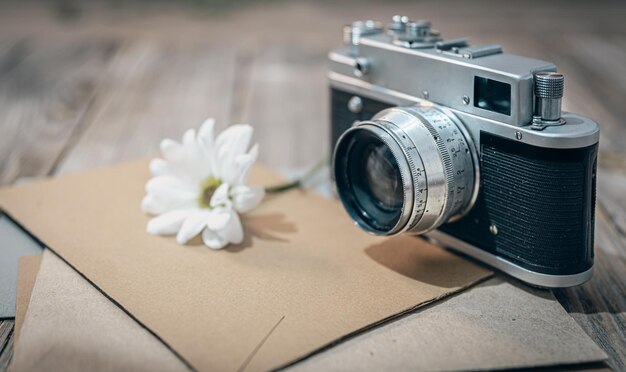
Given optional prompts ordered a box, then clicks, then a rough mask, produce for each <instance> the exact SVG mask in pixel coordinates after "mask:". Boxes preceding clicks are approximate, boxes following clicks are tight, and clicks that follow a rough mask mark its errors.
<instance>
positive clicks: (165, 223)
mask: <svg viewBox="0 0 626 372" xmlns="http://www.w3.org/2000/svg"><path fill="white" fill-rule="evenodd" d="M193 212H194V210H193V209H176V210H173V211H171V212H167V213H164V214H162V215H160V216H158V217H154V218H153V219H151V220H150V221H148V226H146V231H148V234H153V235H171V234H176V232H178V230H179V229H180V227H181V226H182V224H183V221H184V220H185V218H187V216H189V215H190V214H192V213H193Z"/></svg>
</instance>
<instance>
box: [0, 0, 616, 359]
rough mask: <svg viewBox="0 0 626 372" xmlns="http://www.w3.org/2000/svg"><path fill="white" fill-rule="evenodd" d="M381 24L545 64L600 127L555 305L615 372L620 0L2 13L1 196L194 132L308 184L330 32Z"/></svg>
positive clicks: (78, 7)
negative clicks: (588, 267) (588, 229)
mask: <svg viewBox="0 0 626 372" xmlns="http://www.w3.org/2000/svg"><path fill="white" fill-rule="evenodd" d="M394 14H403V15H407V16H409V17H410V18H412V19H429V20H431V21H432V23H433V27H434V28H436V29H438V30H440V31H441V32H442V34H443V36H444V37H445V38H457V37H462V36H469V37H470V40H471V42H472V43H475V44H477V43H500V44H502V46H503V49H504V50H505V51H506V52H511V53H515V54H521V55H525V56H529V57H535V58H539V59H545V60H548V61H551V62H554V63H556V65H557V66H558V68H559V70H560V71H561V72H563V73H565V75H566V82H565V98H564V104H565V109H566V110H569V111H574V112H576V113H579V114H582V115H586V116H589V117H591V118H593V119H595V120H596V121H597V122H598V123H599V124H600V126H601V130H602V134H601V147H600V148H601V152H600V164H599V167H600V171H599V181H598V182H599V184H598V218H597V219H598V227H597V233H596V236H597V238H596V242H597V246H598V248H596V252H597V259H596V260H597V261H596V262H597V264H596V274H595V276H594V279H593V280H592V281H591V282H589V283H587V284H586V285H585V286H582V287H579V288H574V289H568V290H562V291H556V294H557V297H558V298H559V300H560V301H561V303H562V304H563V305H564V307H565V308H566V309H567V310H568V311H569V312H570V313H572V315H573V316H574V318H576V320H578V321H579V323H580V324H581V325H582V326H583V328H585V330H587V332H589V333H590V334H591V335H592V337H593V338H594V339H595V340H596V342H598V343H599V344H600V346H602V347H603V348H604V349H605V350H607V352H608V353H609V354H610V355H611V357H612V361H611V362H610V363H612V364H611V365H612V366H613V367H614V368H617V369H623V368H626V366H625V365H624V360H626V343H625V341H624V340H625V339H626V329H625V328H626V326H625V324H626V315H625V314H626V299H625V294H626V284H625V283H626V280H625V279H624V278H625V275H626V248H625V247H626V213H625V212H624V211H625V210H626V208H625V207H626V197H624V195H625V194H626V148H625V147H624V146H623V144H624V143H626V127H625V125H626V122H625V119H624V118H626V22H625V21H624V20H625V19H626V2H623V1H622V2H608V1H599V0H596V1H552V2H547V1H495V0H492V1H480V2H474V1H461V0H457V1H453V0H451V1H397V0H388V1H384V2H381V1H372V0H358V1H357V0H348V1H329V0H322V1H313V0H302V1H286V0H273V1H272V0H257V1H255V0H235V1H227V0H223V1H209V0H186V1H179V2H173V1H172V2H167V1H139V0H136V1H122V0H110V1H71V0H64V1H61V0H59V1H41V2H35V1H3V2H0V184H1V185H7V184H12V183H14V182H16V181H17V180H18V179H22V178H31V177H41V176H46V175H54V174H62V173H65V172H69V171H76V170H81V169H86V168H91V167H94V166H99V165H104V164H112V163H116V162H120V161H122V160H126V159H133V158H137V157H141V156H146V155H154V154H156V152H157V149H158V144H159V142H160V140H161V139H162V138H164V137H172V138H175V139H180V137H181V136H182V133H183V132H184V130H185V129H187V128H191V127H199V125H200V124H201V123H202V121H203V120H204V119H205V118H207V117H214V118H216V119H217V122H218V126H219V128H220V129H221V128H224V127H225V126H227V125H228V124H231V123H237V122H247V123H250V124H252V125H253V126H254V127H255V139H256V141H258V142H259V143H260V145H261V155H260V162H262V163H265V164H267V165H269V166H271V167H273V168H275V169H277V170H280V171H282V172H298V171H300V170H302V169H306V168H307V167H310V166H312V165H313V164H315V163H317V162H318V161H319V160H320V159H321V158H323V157H324V156H325V155H326V154H328V152H329V120H328V108H329V104H328V100H329V97H328V87H327V82H326V55H327V53H328V51H329V49H331V48H333V47H335V46H337V45H339V44H340V43H341V27H342V25H344V24H347V23H350V22H351V21H353V20H357V19H368V18H372V19H376V20H381V21H383V22H384V23H387V22H388V21H389V20H390V19H391V16H392V15H394ZM0 347H2V348H5V345H0ZM5 355H6V353H5ZM0 359H1V358H0Z"/></svg>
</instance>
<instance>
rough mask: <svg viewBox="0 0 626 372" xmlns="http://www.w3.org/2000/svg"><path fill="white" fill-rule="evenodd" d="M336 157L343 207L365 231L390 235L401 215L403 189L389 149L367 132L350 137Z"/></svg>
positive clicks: (355, 132)
mask: <svg viewBox="0 0 626 372" xmlns="http://www.w3.org/2000/svg"><path fill="white" fill-rule="evenodd" d="M349 136H350V137H349V138H345V139H344V140H343V141H342V142H341V143H340V145H339V146H338V148H337V153H336V154H335V180H336V181H337V189H338V191H339V196H340V197H341V199H342V201H343V203H344V206H345V207H346V209H347V211H348V213H349V214H350V215H351V217H352V218H353V219H354V220H355V221H356V222H357V223H358V224H359V225H360V226H361V227H362V228H364V229H365V230H367V231H370V232H373V233H375V234H379V235H384V234H387V233H389V231H391V230H392V229H393V228H394V227H395V225H396V224H397V222H398V220H399V219H400V216H401V214H402V206H403V202H404V188H403V184H402V178H401V174H400V169H399V167H398V162H397V161H396V159H395V157H394V156H393V154H392V152H391V150H390V149H389V147H388V146H387V145H386V144H385V143H384V142H383V141H382V140H381V139H380V138H378V137H377V136H376V135H374V134H373V133H372V132H370V131H367V130H357V131H353V132H351V133H349Z"/></svg>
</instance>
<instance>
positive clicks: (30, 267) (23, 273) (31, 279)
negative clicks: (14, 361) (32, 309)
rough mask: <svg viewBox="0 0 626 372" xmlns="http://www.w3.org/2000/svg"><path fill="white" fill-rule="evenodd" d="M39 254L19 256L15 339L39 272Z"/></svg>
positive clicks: (20, 327) (18, 333) (18, 335)
mask: <svg viewBox="0 0 626 372" xmlns="http://www.w3.org/2000/svg"><path fill="white" fill-rule="evenodd" d="M40 263H41V255H40V254H35V255H28V256H22V257H20V262H19V269H18V270H19V271H18V273H17V294H16V301H15V339H16V340H17V339H18V338H19V337H20V331H21V329H22V324H23V322H24V316H25V315H26V309H28V303H29V301H30V295H31V293H32V292H33V286H34V285H35V278H37V272H39V264H40Z"/></svg>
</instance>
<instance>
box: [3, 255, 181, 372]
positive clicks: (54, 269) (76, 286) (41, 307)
mask: <svg viewBox="0 0 626 372" xmlns="http://www.w3.org/2000/svg"><path fill="white" fill-rule="evenodd" d="M188 370H189V369H188V368H187V367H186V365H185V364H184V363H183V362H182V361H181V360H180V359H178V358H177V357H176V356H175V355H174V354H173V353H172V352H171V351H170V350H168V349H167V347H165V345H163V344H162V343H161V342H160V341H159V340H158V339H157V338H156V337H154V336H153V335H151V334H150V333H149V332H148V331H147V330H146V329H144V328H143V327H141V326H140V325H139V324H137V322H135V321H134V320H133V319H132V318H131V317H130V316H128V315H127V314H125V313H124V311H122V310H121V309H120V308H118V307H117V306H115V304H113V303H112V302H111V301H109V300H108V299H107V298H106V297H105V296H104V295H103V294H102V293H100V292H99V291H98V290H97V289H96V288H94V287H93V286H92V285H91V284H89V282H87V281H86V280H85V279H83V278H82V277H81V276H80V274H78V273H77V272H76V271H74V270H73V269H72V268H71V267H70V266H68V265H67V264H66V263H65V262H63V261H62V260H61V259H60V258H59V257H57V256H56V255H55V254H54V253H52V252H50V251H49V250H46V251H45V252H44V253H43V259H42V261H41V268H40V270H39V274H38V275H37V280H36V282H35V287H34V289H33V295H32V299H31V301H30V305H29V307H28V312H27V314H26V318H25V319H24V328H23V329H22V332H21V335H20V338H19V339H18V340H16V342H15V352H14V353H13V359H12V361H11V371H12V372H21V371H29V372H35V371H42V372H44V371H64V372H72V371H92V372H95V371H188Z"/></svg>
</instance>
